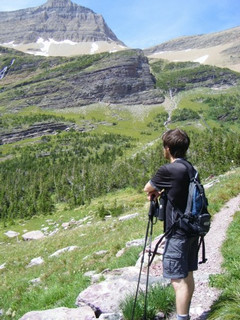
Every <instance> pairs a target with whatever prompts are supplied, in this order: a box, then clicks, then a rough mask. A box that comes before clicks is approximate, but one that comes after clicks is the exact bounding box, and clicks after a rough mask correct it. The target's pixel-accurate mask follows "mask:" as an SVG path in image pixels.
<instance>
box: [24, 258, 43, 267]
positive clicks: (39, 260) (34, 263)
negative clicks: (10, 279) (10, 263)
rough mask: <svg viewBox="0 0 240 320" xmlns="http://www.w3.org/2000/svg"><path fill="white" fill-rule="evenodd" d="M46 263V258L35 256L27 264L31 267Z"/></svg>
mask: <svg viewBox="0 0 240 320" xmlns="http://www.w3.org/2000/svg"><path fill="white" fill-rule="evenodd" d="M43 263H44V260H43V258H42V257H37V258H34V259H32V260H31V261H30V263H29V264H28V265H27V268H31V267H34V266H38V265H40V264H43Z"/></svg>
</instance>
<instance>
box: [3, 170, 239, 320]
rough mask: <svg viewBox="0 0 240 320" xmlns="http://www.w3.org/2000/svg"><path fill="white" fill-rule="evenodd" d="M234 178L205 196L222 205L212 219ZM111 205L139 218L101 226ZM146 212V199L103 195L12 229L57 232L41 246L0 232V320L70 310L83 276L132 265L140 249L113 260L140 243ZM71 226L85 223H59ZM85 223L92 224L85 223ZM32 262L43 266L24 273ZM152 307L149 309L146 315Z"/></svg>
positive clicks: (131, 193)
mask: <svg viewBox="0 0 240 320" xmlns="http://www.w3.org/2000/svg"><path fill="white" fill-rule="evenodd" d="M239 178H240V170H234V171H233V172H231V173H230V174H228V175H226V176H223V177H219V180H220V181H219V183H216V185H214V186H213V187H212V188H210V189H207V190H206V191H207V196H208V198H209V202H210V204H212V203H213V202H219V201H221V204H220V206H219V207H218V208H216V207H213V206H212V205H211V209H210V211H211V213H212V212H216V211H217V210H219V208H220V207H221V206H222V204H223V203H225V202H226V201H228V200H229V199H230V198H231V197H233V196H234V195H236V194H238V193H239V192H240V189H239V188H240V185H239ZM226 191H228V192H226ZM115 201H116V202H117V204H124V211H123V213H124V214H130V213H135V212H139V216H138V217H136V218H134V219H132V220H126V221H122V222H120V221H118V220H117V219H115V218H110V219H106V220H101V219H100V218H99V217H98V210H99V205H100V204H105V205H106V204H107V205H108V206H109V207H110V208H114V203H115ZM112 210H113V209H112ZM147 212H148V202H147V201H146V196H145V194H143V192H141V193H138V192H137V191H136V190H135V189H130V188H129V189H125V190H121V191H116V192H114V193H108V194H107V195H104V196H101V197H99V198H96V199H94V200H92V202H91V204H89V205H88V204H85V205H82V206H79V207H77V208H75V209H74V210H69V209H65V208H64V206H61V205H59V206H58V209H57V211H56V213H55V214H54V215H51V216H50V215H46V216H43V215H38V216H35V217H33V218H32V219H30V220H24V219H21V220H18V223H16V224H15V225H13V226H11V230H14V231H17V232H19V233H20V235H21V234H23V232H24V230H39V229H41V228H45V227H47V226H48V227H49V233H50V232H52V231H54V230H55V229H56V228H58V229H59V231H58V232H57V233H55V235H54V236H51V237H46V238H44V239H42V240H38V241H29V242H24V241H16V239H7V238H6V236H4V235H3V232H5V231H6V228H3V227H2V226H0V241H1V243H2V245H1V250H0V265H2V264H3V263H6V268H5V269H3V270H0V273H1V289H0V301H1V308H3V309H4V316H3V317H2V318H3V319H4V320H8V319H9V318H10V317H8V316H5V313H6V311H7V310H9V309H10V308H11V315H12V314H13V313H14V312H15V318H16V319H19V318H20V317H21V316H22V315H23V314H24V313H26V312H28V311H30V310H36V309H37V310H44V309H50V308H57V307H59V306H65V307H69V308H74V307H75V305H74V303H75V300H76V297H77V296H78V294H79V292H80V291H82V290H83V289H84V288H86V287H87V286H88V285H89V279H88V277H86V276H84V273H85V272H86V271H89V270H96V272H101V271H102V270H104V269H106V268H109V269H115V268H121V267H125V266H131V265H135V262H136V260H137V259H138V254H139V252H140V251H141V250H142V248H141V247H133V248H130V249H127V250H125V253H124V255H123V256H121V257H119V258H117V257H116V253H117V252H118V251H119V250H120V249H122V248H124V247H125V245H126V242H128V241H130V240H134V239H139V238H143V237H144V234H145V229H146V224H147ZM84 218H85V219H86V220H84ZM72 220H75V221H80V220H81V221H83V220H84V221H83V222H82V224H81V228H80V227H77V226H75V225H72V227H70V228H69V229H67V230H64V229H63V228H62V227H61V224H62V223H63V222H66V221H72ZM90 221H92V223H89V222H90ZM153 232H154V234H153V236H154V237H155V236H157V235H159V233H160V232H162V223H160V222H158V223H157V225H155V226H154V230H153ZM19 240H20V236H19ZM72 245H75V246H77V247H78V248H77V249H76V251H72V252H66V253H64V254H62V255H60V256H59V257H55V258H54V257H52V258H51V257H50V255H51V254H53V253H54V252H55V251H56V250H59V249H60V248H65V247H67V246H72ZM99 250H107V253H106V254H105V255H104V256H98V255H96V254H95V252H97V251H99ZM36 257H42V258H43V259H44V264H42V265H40V266H35V267H32V268H26V266H27V265H28V263H29V262H30V261H31V259H33V258H36ZM38 278H39V279H40V282H39V283H35V284H34V282H33V283H32V280H34V279H38ZM160 289H161V288H160ZM167 290H170V291H168V292H166V291H165V292H162V294H163V295H164V294H167V297H168V298H167V301H168V303H169V304H168V306H166V307H164V306H163V305H162V304H161V305H160V306H159V304H158V308H159V310H163V308H169V307H170V306H171V289H170V288H169V289H167ZM160 291H161V290H160ZM150 300H152V298H149V303H150ZM162 300H164V299H162ZM162 300H161V299H160V301H162ZM158 303H159V302H158ZM156 307H157V306H156V305H155V303H154V306H153V307H151V308H150V310H152V308H156ZM129 308H130V307H129ZM155 310H156V309H155ZM166 310H169V309H166ZM126 312H127V311H126ZM128 314H129V311H128ZM126 317H127V315H126ZM13 318H14V317H13Z"/></svg>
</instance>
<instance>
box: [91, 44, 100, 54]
mask: <svg viewBox="0 0 240 320" xmlns="http://www.w3.org/2000/svg"><path fill="white" fill-rule="evenodd" d="M98 49H99V46H98V44H97V43H95V42H93V43H92V46H91V50H90V54H94V53H95V52H97V51H98Z"/></svg>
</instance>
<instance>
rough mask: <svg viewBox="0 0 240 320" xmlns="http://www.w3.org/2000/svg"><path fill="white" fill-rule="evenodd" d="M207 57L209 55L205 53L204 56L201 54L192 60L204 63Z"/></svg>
mask: <svg viewBox="0 0 240 320" xmlns="http://www.w3.org/2000/svg"><path fill="white" fill-rule="evenodd" d="M208 57H209V55H208V54H206V55H205V56H202V57H200V58H197V59H195V60H193V62H199V63H204V62H205V61H206V60H207V58H208Z"/></svg>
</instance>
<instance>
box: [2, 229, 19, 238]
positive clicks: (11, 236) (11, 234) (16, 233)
mask: <svg viewBox="0 0 240 320" xmlns="http://www.w3.org/2000/svg"><path fill="white" fill-rule="evenodd" d="M4 234H5V236H7V237H8V238H15V237H17V236H19V234H20V233H19V232H16V231H12V230H9V231H7V232H5V233H4Z"/></svg>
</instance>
